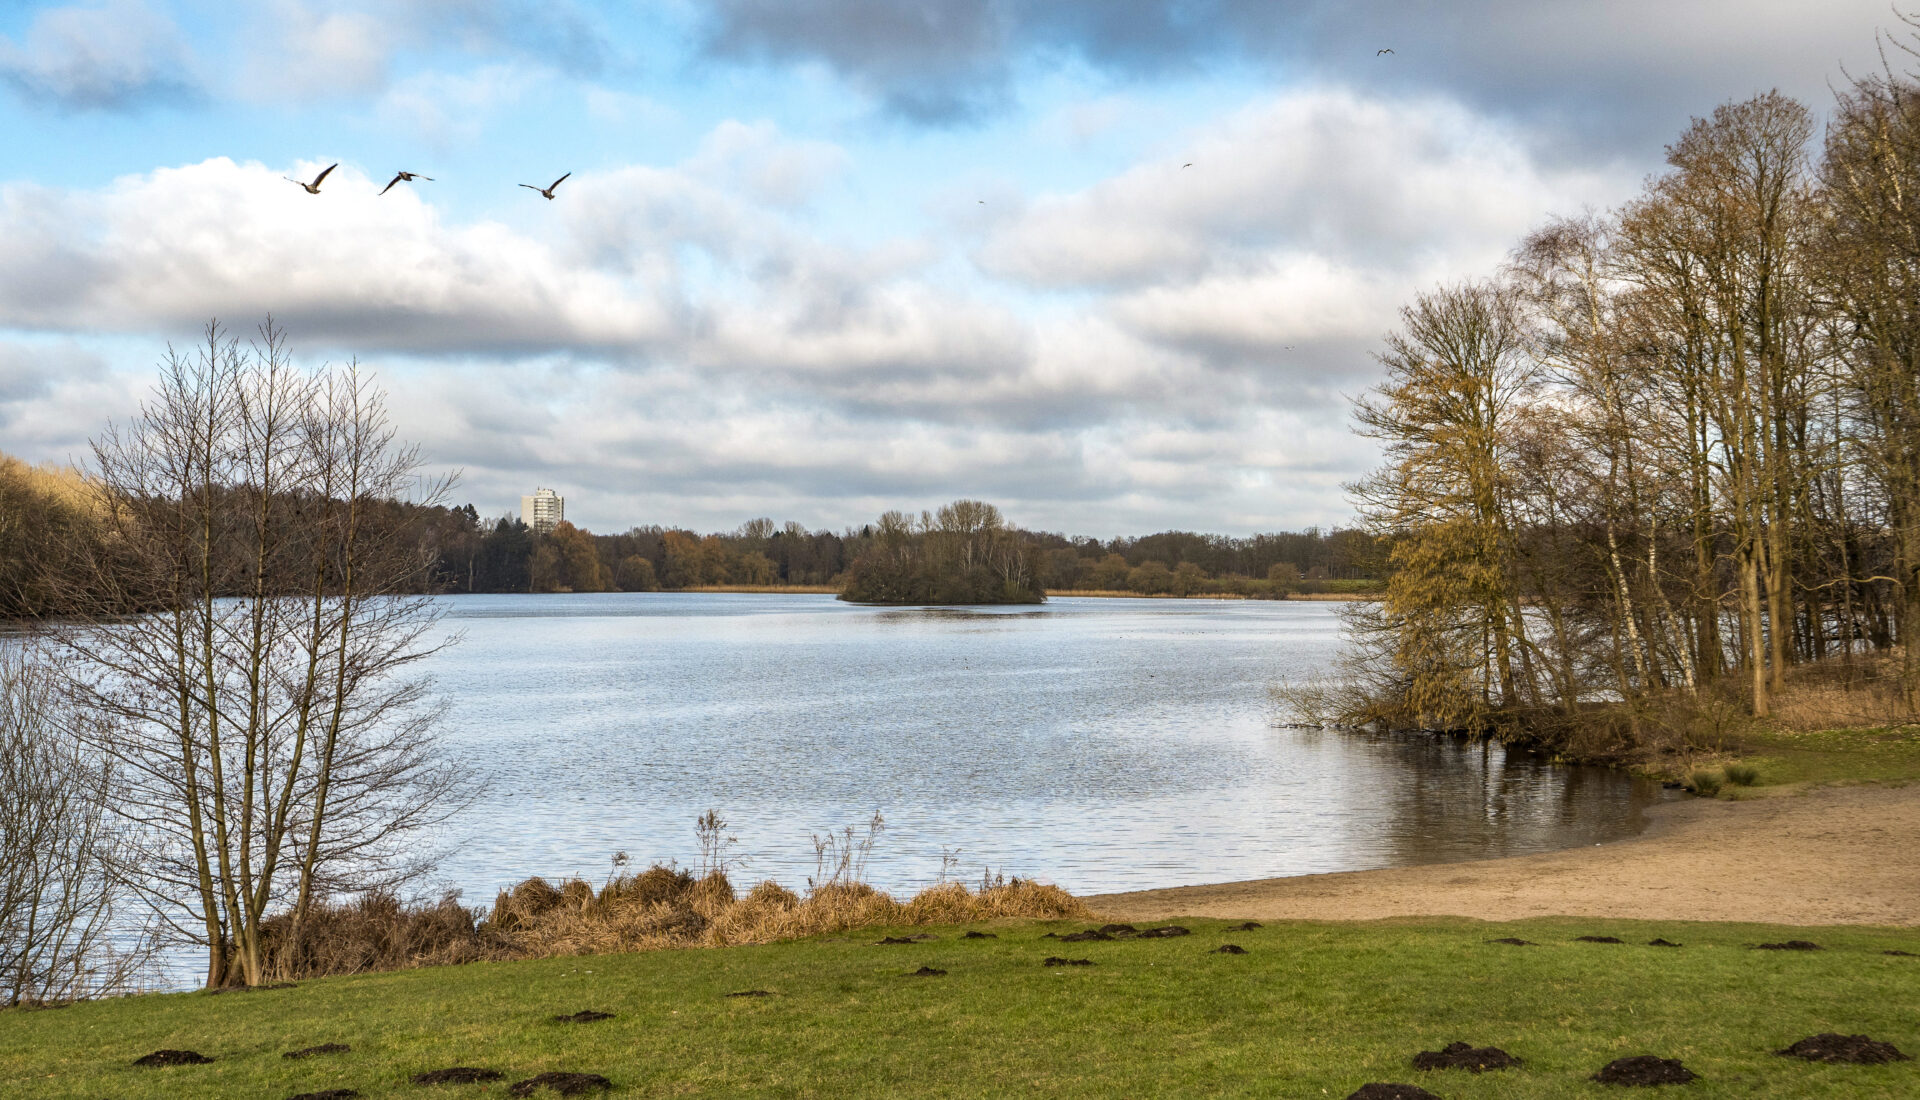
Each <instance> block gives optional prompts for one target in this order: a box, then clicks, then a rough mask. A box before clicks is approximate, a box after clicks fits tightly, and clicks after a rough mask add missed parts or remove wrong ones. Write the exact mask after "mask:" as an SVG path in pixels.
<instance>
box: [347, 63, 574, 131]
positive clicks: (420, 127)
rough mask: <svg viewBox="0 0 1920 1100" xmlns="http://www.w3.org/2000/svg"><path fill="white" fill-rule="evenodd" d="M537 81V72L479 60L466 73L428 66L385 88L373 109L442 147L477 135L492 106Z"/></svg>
mask: <svg viewBox="0 0 1920 1100" xmlns="http://www.w3.org/2000/svg"><path fill="white" fill-rule="evenodd" d="M540 80H541V76H540V74H538V73H535V72H532V71H530V70H528V69H525V68H522V67H520V66H515V65H483V66H481V67H480V68H478V69H475V70H474V71H472V72H467V73H447V72H440V71H435V70H428V71H425V72H420V73H416V74H414V75H412V76H409V77H407V78H405V79H403V80H401V81H399V82H397V83H396V84H394V85H393V86H392V87H390V88H388V89H387V91H386V93H385V94H384V95H382V96H381V97H380V102H379V105H378V108H377V110H378V112H379V114H380V117H381V118H382V119H383V120H385V121H387V122H389V123H392V124H398V125H400V126H404V127H405V128H406V129H408V130H411V131H412V132H413V133H415V134H417V135H418V136H419V137H420V138H421V139H422V140H424V141H425V142H427V143H428V144H429V145H432V146H434V147H435V148H438V149H446V148H448V147H449V146H452V145H454V144H456V143H464V142H472V141H474V140H476V139H478V138H479V137H480V135H481V133H482V132H484V130H485V128H486V125H487V123H488V121H489V116H490V115H492V114H493V112H494V111H495V110H496V109H497V108H499V107H500V106H502V105H503V104H508V103H511V102H513V101H514V100H516V99H518V98H520V97H521V96H524V95H526V94H527V92H528V91H529V90H530V89H532V88H533V87H534V86H535V85H537V84H538V83H539V82H540Z"/></svg>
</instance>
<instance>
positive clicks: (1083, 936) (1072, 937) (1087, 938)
mask: <svg viewBox="0 0 1920 1100" xmlns="http://www.w3.org/2000/svg"><path fill="white" fill-rule="evenodd" d="M1112 938H1113V937H1112V936H1110V935H1108V934H1107V933H1105V932H1100V931H1096V930H1094V929H1091V928H1089V929H1088V930H1086V931H1085V932H1073V933H1069V934H1068V935H1065V936H1060V937H1058V939H1059V940H1060V942H1061V943H1091V942H1093V941H1095V940H1110V939H1112Z"/></svg>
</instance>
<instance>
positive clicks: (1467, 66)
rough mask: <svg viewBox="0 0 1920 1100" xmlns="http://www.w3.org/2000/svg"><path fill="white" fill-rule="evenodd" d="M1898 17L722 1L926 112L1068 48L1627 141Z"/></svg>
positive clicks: (1390, 6) (736, 37)
mask: <svg viewBox="0 0 1920 1100" xmlns="http://www.w3.org/2000/svg"><path fill="white" fill-rule="evenodd" d="M1894 23H1895V20H1894V16H1893V14H1892V12H1891V11H1890V10H1889V8H1888V7H1887V5H1886V4H1885V3H1883V2H1882V0H1823V2H1822V3H1795V2H1790V0H1762V2H1758V3H1756V2H1754V0H1697V2H1691V3H1684V4H1675V3H1672V2H1670V0H1585V2H1580V3H1553V4H1543V3H1540V2H1539V0H1466V2H1459V3H1444V4H1442V3H1431V2H1426V0H1390V2H1385V3H1366V4H1356V3H1352V2H1351V0H1296V2H1287V0H965V2H959V3H955V2H947V0H913V2H906V3H903V2H898V0H720V2H719V3H717V4H716V5H715V7H714V10H713V13H712V19H711V24H710V27H709V29H708V49H709V50H710V51H711V52H713V53H714V54H716V55H718V56H722V57H727V58H732V59H736V60H754V61H774V62H782V63H792V62H816V63H820V64H824V65H826V66H828V67H830V68H832V69H833V70H835V71H837V72H839V73H840V74H841V75H842V76H844V77H845V78H846V79H848V80H849V81H851V82H853V83H854V84H856V85H858V86H860V87H863V88H865V89H867V90H869V91H870V92H871V93H872V94H873V95H874V96H875V97H876V98H877V99H878V100H879V101H880V102H881V103H882V104H883V105H885V106H886V107H887V109H889V110H891V111H893V112H894V113H896V114H899V115H901V116H903V117H906V118H909V119H913V120H918V121H932V122H943V123H946V122H955V121H965V120H967V119H969V118H973V117H977V116H979V115H982V114H984V113H988V112H990V111H992V110H995V109H997V108H999V107H1001V106H1004V105H1006V104H1008V103H1010V102H1011V100H1012V90H1013V87H1014V83H1015V80H1016V75H1017V71H1018V70H1019V69H1020V68H1021V67H1022V66H1034V67H1043V66H1046V65H1049V64H1057V62H1058V60H1059V59H1060V58H1063V57H1065V58H1072V59H1076V60H1079V61H1082V62H1084V63H1086V64H1088V65H1090V66H1093V67H1094V68H1096V69H1099V70H1102V71H1105V72H1107V73H1109V74H1111V75H1113V76H1114V77H1116V78H1118V79H1122V80H1129V79H1138V78H1145V77H1151V76H1158V75H1163V74H1166V73H1168V72H1178V71H1185V70H1193V71H1198V70H1203V69H1206V68H1209V67H1215V66H1218V65H1221V64H1223V63H1248V64H1252V65H1257V66H1262V67H1266V68H1268V69H1270V70H1271V71H1273V72H1275V73H1276V74H1281V75H1300V76H1309V77H1313V78H1317V79H1322V80H1333V81H1336V82H1340V83H1349V84H1354V85H1364V86H1367V87H1369V88H1374V89H1380V90H1391V91H1403V92H1404V91H1430V90H1441V91H1444V92H1446V93H1447V94H1449V95H1454V96H1457V97H1459V98H1461V99H1463V100H1466V101H1468V102H1470V103H1472V104H1474V105H1475V106H1476V107H1479V108H1481V109H1484V110H1489V111H1493V112H1496V113H1501V114H1506V115H1509V116H1513V117H1520V118H1526V119H1530V120H1535V121H1538V122H1541V123H1546V124H1550V125H1552V126H1558V127H1565V128H1571V129H1574V130H1577V132H1578V134H1579V136H1578V137H1577V138H1572V139H1569V140H1571V141H1573V142H1574V143H1576V144H1579V145H1583V146H1587V147H1589V148H1591V147H1593V146H1596V145H1598V146H1603V147H1605V148H1607V149H1619V148H1639V147H1644V146H1645V145H1646V144H1647V143H1649V142H1656V143H1657V142H1660V141H1664V140H1665V139H1666V138H1668V137H1670V136H1671V135H1672V134H1673V133H1674V132H1675V131H1676V129H1677V127H1678V125H1679V124H1681V123H1684V121H1685V119H1686V117H1687V115H1688V114H1689V113H1693V114H1702V113H1705V112H1706V111H1708V110H1710V109H1711V108H1712V106H1713V105H1714V104H1715V103H1717V102H1719V101H1720V100H1723V99H1726V98H1730V97H1738V96H1745V95H1750V94H1752V93H1754V92H1757V91H1763V90H1765V89H1766V88H1769V87H1775V86H1779V87H1781V88H1783V89H1784V90H1786V91H1788V92H1790V93H1792V94H1795V95H1799V96H1801V97H1803V98H1809V99H1811V100H1813V101H1816V102H1817V101H1820V100H1822V99H1824V98H1825V94H1826V81H1827V80H1828V79H1829V78H1830V77H1833V76H1835V75H1836V74H1837V72H1838V69H1839V67H1840V65H1841V63H1842V62H1850V63H1852V64H1853V65H1855V66H1858V67H1864V68H1871V67H1873V66H1874V64H1875V63H1876V55H1875V53H1874V43H1873V36H1874V32H1875V30H1876V28H1880V27H1885V26H1889V25H1893V24H1894ZM1381 49H1392V50H1393V51H1394V52H1393V53H1392V54H1390V55H1379V54H1377V53H1376V51H1378V50H1381Z"/></svg>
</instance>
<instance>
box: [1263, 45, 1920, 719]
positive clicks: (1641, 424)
mask: <svg viewBox="0 0 1920 1100" xmlns="http://www.w3.org/2000/svg"><path fill="white" fill-rule="evenodd" d="M1666 161H1667V168H1666V170H1665V171H1664V172H1662V173H1661V174H1659V175H1657V176H1654V177H1652V178H1650V179H1649V180H1648V181H1647V182H1646V184H1645V186H1644V187H1643V189H1642V190H1641V192H1640V193H1639V194H1638V195H1637V196H1635V197H1634V198H1633V199H1631V200H1630V201H1628V202H1627V203H1625V204H1624V205H1622V206H1620V207H1618V208H1616V209H1613V210H1609V211H1605V212H1598V213H1588V214H1585V215H1582V216H1578V217H1570V218H1558V219H1555V220H1553V221H1550V222H1549V223H1548V224H1546V225H1544V226H1542V227H1541V228H1539V229H1538V230H1537V231H1535V232H1533V233H1532V234H1530V235H1529V236H1527V237H1526V238H1525V239H1524V240H1523V241H1521V242H1520V243H1519V244H1518V245H1517V247H1516V248H1515V249H1514V250H1513V252H1512V254H1511V256H1510V259H1509V260H1508V262H1507V263H1506V264H1505V265H1504V266H1503V267H1502V268H1501V269H1500V270H1498V271H1497V272H1496V273H1494V274H1493V275H1491V276H1490V277H1487V278H1483V279H1478V280H1472V281H1465V282H1460V283H1455V284H1451V285H1446V286H1441V287H1438V288H1436V289H1434V290H1431V291H1428V292H1426V293H1423V294H1420V295H1419V296H1418V297H1417V298H1416V299H1415V300H1414V301H1413V302H1412V303H1411V304H1409V305H1408V306H1406V307H1405V308H1404V309H1403V310H1402V311H1401V318H1400V325H1399V327H1398V329H1397V330H1395V331H1394V332H1393V333H1391V334H1390V335H1389V336H1388V338H1387V340H1386V343H1385V347H1384V348H1383V350H1382V351H1381V352H1380V353H1379V355H1378V359H1379V361H1380V363H1381V364H1382V366H1383V367H1384V368H1385V371H1386V379H1385V381H1384V382H1383V383H1382V384H1380V385H1379V386H1378V387H1377V388H1375V389H1373V390H1372V391H1371V392H1369V393H1368V394H1366V395H1365V396H1364V397H1362V398H1360V399H1359V400H1358V401H1357V402H1356V404H1355V409H1354V416H1355V420H1356V422H1357V430H1358V431H1359V432H1360V433H1361V434H1364V435H1367V436H1370V437H1372V438H1374V439H1377V440H1379V441H1380V443H1381V444H1382V446H1383V449H1384V454H1385V461H1384V463H1383V464H1382V465H1381V466H1379V467H1378V468H1377V469H1375V470H1374V471H1373V472H1372V473H1371V474H1369V475H1368V476H1367V477H1365V478H1364V479H1362V480H1361V481H1359V482H1358V483H1356V484H1355V485H1353V486H1352V487H1351V491H1352V495H1353V497H1354V500H1355V503H1356V505H1357V506H1358V509H1359V511H1360V514H1361V516H1362V519H1363V523H1364V528H1365V530H1366V531H1367V532H1368V533H1369V534H1371V535H1372V536H1373V537H1374V538H1375V539H1377V540H1379V541H1381V542H1383V543H1387V544H1390V545H1391V548H1392V549H1391V551H1390V568H1389V570H1388V580H1387V584H1386V588H1385V592H1384V596H1383V599H1382V600H1381V601H1380V602H1379V603H1377V604H1375V605H1371V606H1368V607H1365V608H1357V609H1353V610H1352V611H1350V612H1349V626H1350V634H1351V636H1352V637H1353V638H1354V639H1355V641H1356V642H1357V643H1358V644H1357V646H1356V647H1355V648H1354V649H1353V650H1352V656H1351V658H1350V660H1349V662H1348V664H1347V667H1346V668H1345V669H1344V673H1343V677H1342V678H1341V679H1339V680H1338V681H1330V682H1327V683H1324V684H1321V685H1302V686H1297V688H1296V691H1295V698H1296V701H1298V702H1300V703H1301V705H1302V706H1303V709H1306V710H1309V711H1317V712H1319V713H1320V714H1321V715H1322V716H1323V717H1326V718H1329V719H1332V720H1337V721H1343V722H1368V721H1377V722H1384V723H1387V724H1390V725H1395V726H1402V727H1405V726H1416V727H1440V728H1449V729H1467V730H1473V731H1477V732H1489V731H1512V732H1525V731H1539V730H1543V729H1544V730H1555V729H1559V730H1562V731H1563V733H1564V732H1565V731H1573V732H1572V733H1569V734H1566V735H1567V736H1577V737H1584V738H1588V739H1590V740H1591V743H1592V744H1593V745H1601V744H1606V743H1610V744H1634V743H1647V742H1649V741H1661V740H1664V741H1667V742H1669V743H1671V742H1675V741H1677V742H1679V743H1683V744H1684V743H1688V741H1687V739H1688V738H1689V736H1694V735H1698V734H1700V733H1701V731H1703V730H1709V729H1719V728H1723V727H1722V719H1721V717H1719V716H1720V715H1722V714H1723V713H1724V711H1723V710H1722V709H1721V708H1723V707H1724V706H1726V705H1731V706H1734V707H1737V708H1738V709H1740V710H1743V711H1744V712H1745V713H1746V714H1747V715H1749V716H1752V717H1759V718H1765V717H1769V716H1771V715H1774V714H1775V713H1776V712H1777V711H1778V710H1779V708H1780V705H1781V702H1782V700H1783V699H1786V698H1787V697H1789V696H1790V695H1791V694H1792V692H1793V691H1794V690H1795V685H1796V684H1797V683H1801V682H1804V683H1805V684H1807V685H1812V684H1813V683H1815V682H1816V681H1818V682H1820V683H1823V684H1825V685H1827V687H1828V688H1832V689H1833V690H1836V691H1838V692H1839V693H1840V694H1841V695H1848V694H1849V693H1851V702H1850V703H1849V704H1848V706H1850V707H1855V708H1856V709H1857V710H1858V712H1859V714H1860V715H1862V716H1864V717H1863V718H1862V720H1868V719H1871V720H1887V719H1889V718H1890V717H1895V716H1899V715H1908V716H1910V715H1912V714H1915V713H1920V644H1915V642H1914V639H1915V635H1916V631H1920V82H1916V81H1915V80H1914V79H1911V78H1908V77H1904V76H1897V75H1893V74H1891V73H1889V74H1884V75H1880V76H1874V77H1868V78H1862V79H1858V80H1855V81H1853V82H1852V83H1851V84H1850V85H1849V86H1848V87H1846V88H1844V89H1843V90H1842V91H1841V92H1840V93H1839V96H1838V101H1837V103H1836V105H1835V109H1834V112H1833V114H1832V117H1831V119H1830V121H1829V123H1828V125H1827V129H1826V132H1825V135H1824V139H1823V140H1821V141H1818V142H1816V126H1815V121H1814V116H1813V114H1812V112H1811V111H1810V110H1809V109H1808V108H1807V107H1806V106H1805V105H1804V104H1802V103H1799V102H1797V101H1795V100H1793V99H1790V98H1788V97H1786V96H1784V95H1781V94H1778V93H1774V92H1770V93H1767V94H1764V95H1759V96H1755V97H1753V98H1750V99H1746V100H1743V101H1739V102H1731V103H1727V104H1725V105H1723V106H1721V107H1719V108H1718V109H1717V110H1715V111H1714V112H1713V113H1712V114H1711V115H1710V116H1709V117H1706V118H1698V119H1695V120H1694V121H1693V123H1692V124H1691V125H1690V126H1688V127H1687V129H1686V130H1685V132H1684V133H1682V134H1681V135H1680V137H1679V138H1678V139H1677V140H1676V141H1675V142H1674V143H1673V144H1671V145H1670V146H1668V147H1667V158H1666ZM1595 715H1605V716H1606V718H1607V720H1606V721H1604V722H1598V723H1596V722H1595V721H1593V717H1594V716H1595Z"/></svg>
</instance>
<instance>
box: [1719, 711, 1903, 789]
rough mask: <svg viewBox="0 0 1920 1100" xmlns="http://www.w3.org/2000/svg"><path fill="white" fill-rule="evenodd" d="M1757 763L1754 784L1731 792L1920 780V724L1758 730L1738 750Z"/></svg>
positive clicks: (1741, 758) (1751, 763)
mask: <svg viewBox="0 0 1920 1100" xmlns="http://www.w3.org/2000/svg"><path fill="white" fill-rule="evenodd" d="M1733 755H1734V756H1735V757H1737V763H1738V764H1745V765H1747V766H1749V767H1751V768H1753V769H1754V771H1755V773H1756V781H1755V783H1753V784H1752V785H1751V786H1746V787H1741V786H1736V785H1732V784H1729V785H1728V786H1726V787H1724V788H1723V789H1722V791H1723V793H1725V794H1727V795H1729V796H1731V797H1742V796H1747V795H1756V794H1758V795H1769V794H1782V793H1790V792H1792V791H1797V790H1804V789H1806V788H1808V787H1815V786H1821V785H1825V784H1844V783H1895V784H1899V783H1911V782H1914V781H1916V780H1920V726H1876V727H1870V728H1865V729H1837V730H1815V731H1811V732H1805V733H1800V732H1794V731H1783V730H1756V731H1753V732H1750V733H1747V734H1745V735H1743V736H1742V737H1741V739H1740V748H1739V750H1738V751H1737V752H1736V753H1734V754H1733Z"/></svg>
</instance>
